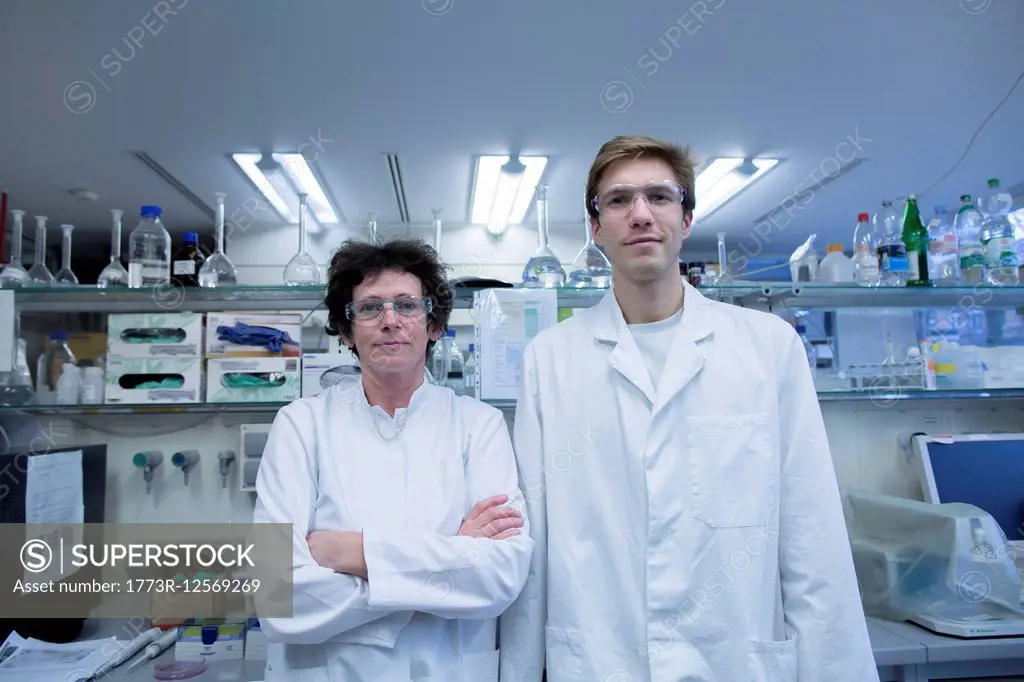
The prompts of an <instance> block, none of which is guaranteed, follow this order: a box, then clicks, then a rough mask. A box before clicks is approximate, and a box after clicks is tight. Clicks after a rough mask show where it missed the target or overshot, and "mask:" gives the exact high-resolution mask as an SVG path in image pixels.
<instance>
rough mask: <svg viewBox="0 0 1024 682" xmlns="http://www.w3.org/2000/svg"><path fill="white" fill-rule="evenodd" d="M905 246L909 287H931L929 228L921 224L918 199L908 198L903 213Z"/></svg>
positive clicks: (912, 196) (914, 197) (913, 196)
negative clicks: (929, 273) (929, 275)
mask: <svg viewBox="0 0 1024 682" xmlns="http://www.w3.org/2000/svg"><path fill="white" fill-rule="evenodd" d="M902 236H903V245H904V246H906V247H907V265H908V272H907V286H908V287H929V286H931V285H932V281H931V279H930V278H929V277H928V228H926V227H925V226H924V223H923V222H921V213H920V211H919V210H918V208H917V197H916V196H915V195H913V194H911V195H910V196H909V197H907V206H906V208H905V209H904V211H903V235H902Z"/></svg>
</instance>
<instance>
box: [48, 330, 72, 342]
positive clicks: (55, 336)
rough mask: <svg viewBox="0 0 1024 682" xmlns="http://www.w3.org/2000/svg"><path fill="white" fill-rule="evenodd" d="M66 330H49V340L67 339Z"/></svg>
mask: <svg viewBox="0 0 1024 682" xmlns="http://www.w3.org/2000/svg"><path fill="white" fill-rule="evenodd" d="M67 340H68V333H67V332H50V341H67Z"/></svg>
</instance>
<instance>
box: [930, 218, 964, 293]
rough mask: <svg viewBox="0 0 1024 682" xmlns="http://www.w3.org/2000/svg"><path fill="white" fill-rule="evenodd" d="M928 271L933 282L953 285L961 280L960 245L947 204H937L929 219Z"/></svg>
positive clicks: (940, 284)
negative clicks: (933, 213)
mask: <svg viewBox="0 0 1024 682" xmlns="http://www.w3.org/2000/svg"><path fill="white" fill-rule="evenodd" d="M928 272H929V274H930V275H931V278H932V283H933V284H935V285H938V286H943V285H946V286H952V285H956V284H958V283H959V282H960V247H959V244H958V241H957V238H956V228H955V227H954V226H953V219H952V218H951V217H950V215H949V213H948V212H947V211H946V207H945V206H941V205H939V206H936V207H935V215H934V216H932V219H931V220H929V221H928Z"/></svg>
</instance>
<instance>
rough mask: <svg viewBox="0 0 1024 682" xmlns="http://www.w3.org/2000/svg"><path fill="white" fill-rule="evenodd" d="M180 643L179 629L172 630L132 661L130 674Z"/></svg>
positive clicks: (129, 669)
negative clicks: (176, 643)
mask: <svg viewBox="0 0 1024 682" xmlns="http://www.w3.org/2000/svg"><path fill="white" fill-rule="evenodd" d="M177 641H178V628H172V629H170V630H168V631H167V632H165V633H164V634H163V635H161V636H160V637H159V638H158V639H157V640H156V641H155V642H153V643H152V644H150V645H148V646H147V647H146V650H145V651H143V652H142V653H141V654H139V657H138V658H137V659H135V660H134V661H132V664H131V665H130V666H128V673H129V674H131V673H133V672H135V671H136V670H137V669H138V668H139V667H140V666H143V665H145V664H146V663H148V662H149V661H152V660H153V659H154V658H156V657H157V656H159V655H160V654H162V653H163V652H164V650H166V649H167V648H168V647H170V646H171V645H173V644H174V643H175V642H177Z"/></svg>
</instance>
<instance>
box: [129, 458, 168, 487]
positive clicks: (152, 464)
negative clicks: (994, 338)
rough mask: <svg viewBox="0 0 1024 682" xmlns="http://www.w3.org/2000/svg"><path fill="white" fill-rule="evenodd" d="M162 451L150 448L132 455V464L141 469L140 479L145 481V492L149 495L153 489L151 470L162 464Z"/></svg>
mask: <svg viewBox="0 0 1024 682" xmlns="http://www.w3.org/2000/svg"><path fill="white" fill-rule="evenodd" d="M163 461H164V453H162V452H160V451H159V450H150V451H148V452H137V453H135V456H134V457H132V464H134V465H135V466H136V467H137V468H139V469H142V480H144V481H145V482H146V494H147V495H149V494H150V493H151V492H152V491H153V472H154V471H156V468H157V467H159V466H160V465H161V464H163Z"/></svg>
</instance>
